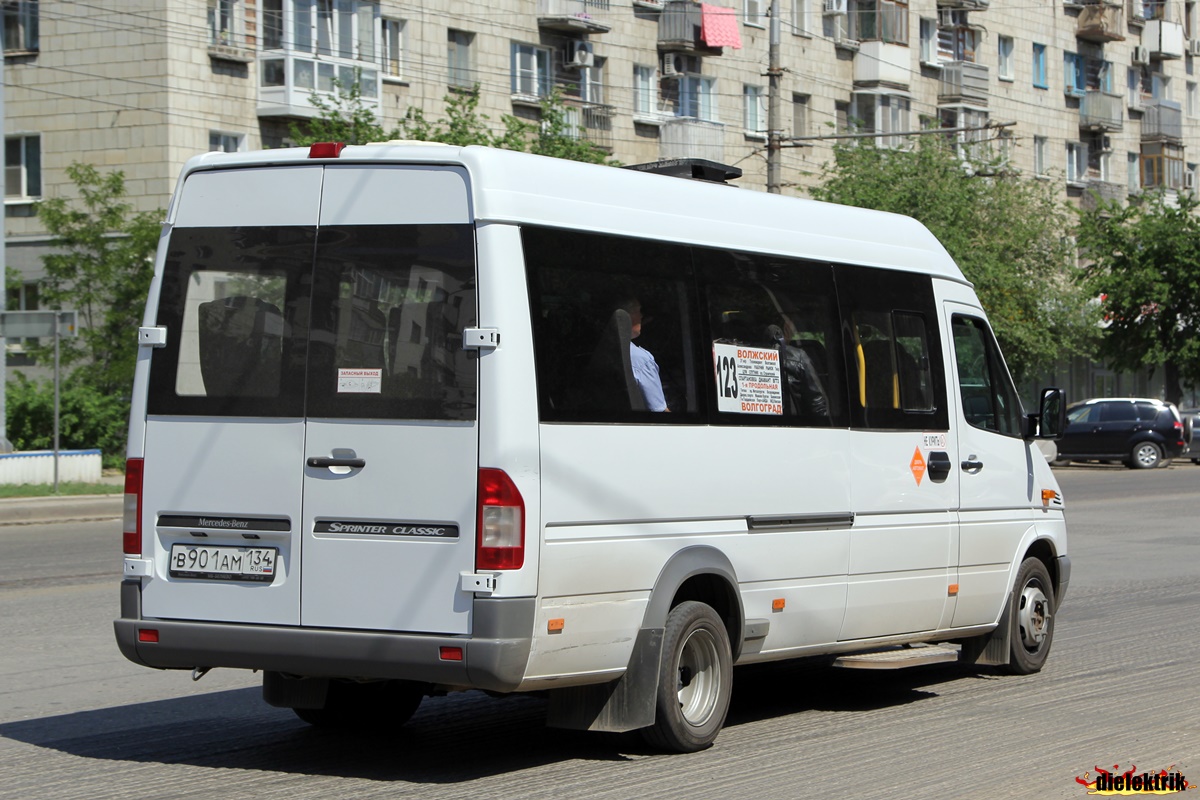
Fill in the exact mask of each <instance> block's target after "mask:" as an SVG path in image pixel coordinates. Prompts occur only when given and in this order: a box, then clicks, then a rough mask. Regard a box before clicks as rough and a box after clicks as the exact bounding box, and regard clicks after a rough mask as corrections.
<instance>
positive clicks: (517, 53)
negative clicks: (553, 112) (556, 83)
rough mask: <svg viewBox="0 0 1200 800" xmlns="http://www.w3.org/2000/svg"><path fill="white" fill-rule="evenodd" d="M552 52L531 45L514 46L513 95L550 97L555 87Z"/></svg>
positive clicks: (514, 44)
mask: <svg viewBox="0 0 1200 800" xmlns="http://www.w3.org/2000/svg"><path fill="white" fill-rule="evenodd" d="M551 53H552V51H551V50H550V48H548V47H536V46H534V45H531V44H519V43H517V42H513V45H512V93H513V94H516V95H521V96H522V97H539V98H540V97H549V96H550V89H551V86H552V85H553V78H552V67H551V64H552V63H553V62H552V61H551Z"/></svg>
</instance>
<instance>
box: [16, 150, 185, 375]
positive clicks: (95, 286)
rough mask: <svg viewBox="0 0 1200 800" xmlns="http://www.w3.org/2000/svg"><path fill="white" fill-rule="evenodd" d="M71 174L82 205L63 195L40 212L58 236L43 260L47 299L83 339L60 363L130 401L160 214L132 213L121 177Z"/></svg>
mask: <svg viewBox="0 0 1200 800" xmlns="http://www.w3.org/2000/svg"><path fill="white" fill-rule="evenodd" d="M67 175H68V176H69V177H70V178H71V181H72V182H73V183H74V184H75V187H76V189H77V190H78V192H79V202H78V204H76V203H69V202H68V201H67V200H66V199H64V198H61V197H59V198H51V199H49V200H45V201H43V202H42V203H41V204H40V205H39V206H38V217H39V218H40V219H41V221H42V224H43V225H45V226H46V230H47V231H49V233H50V235H51V236H52V237H53V241H52V242H51V245H52V247H53V252H52V253H51V254H49V255H46V256H43V257H42V264H43V266H44V267H45V270H46V277H45V278H44V279H43V281H42V285H41V300H42V302H43V303H44V304H45V305H46V306H47V307H49V308H51V309H62V308H74V309H75V310H76V311H77V312H78V314H79V318H80V319H79V323H80V324H79V332H78V334H79V335H78V337H77V338H75V339H63V340H62V341H61V346H60V351H61V356H60V360H61V363H62V364H63V365H64V366H71V365H77V367H76V369H75V371H74V372H73V377H74V378H77V379H81V380H82V381H84V382H85V383H87V384H88V385H89V386H91V387H94V388H95V389H97V390H99V391H100V392H102V393H104V394H110V395H114V396H117V397H128V395H129V391H130V388H131V386H132V383H133V368H134V363H135V361H136V358H137V329H138V325H139V324H141V320H142V310H143V308H144V307H145V304H146V293H147V291H148V290H149V288H150V279H151V277H152V276H153V274H154V251H155V248H156V247H157V246H158V238H159V234H160V231H161V227H162V222H161V220H162V212H161V211H152V212H142V213H134V212H133V211H132V207H131V206H130V204H129V203H127V202H125V201H124V197H125V176H124V174H123V173H121V172H110V173H107V174H102V173H101V172H100V171H99V170H97V169H96V168H95V167H94V166H91V165H88V164H78V163H76V164H72V165H71V166H70V167H68V168H67ZM41 355H44V353H42V354H41Z"/></svg>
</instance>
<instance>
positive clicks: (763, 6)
mask: <svg viewBox="0 0 1200 800" xmlns="http://www.w3.org/2000/svg"><path fill="white" fill-rule="evenodd" d="M742 17H743V19H744V20H745V22H746V24H747V25H753V26H755V27H757V28H764V27H766V25H767V0H742Z"/></svg>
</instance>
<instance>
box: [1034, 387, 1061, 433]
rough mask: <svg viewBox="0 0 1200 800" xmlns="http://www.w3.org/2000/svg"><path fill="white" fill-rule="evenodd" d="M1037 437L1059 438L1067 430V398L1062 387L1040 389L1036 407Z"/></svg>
mask: <svg viewBox="0 0 1200 800" xmlns="http://www.w3.org/2000/svg"><path fill="white" fill-rule="evenodd" d="M1038 421H1039V423H1040V424H1039V425H1038V433H1037V436H1038V438H1039V439H1061V438H1062V436H1063V434H1064V433H1066V431H1067V399H1066V395H1065V394H1064V393H1063V390H1062V389H1042V400H1041V403H1040V404H1039V409H1038Z"/></svg>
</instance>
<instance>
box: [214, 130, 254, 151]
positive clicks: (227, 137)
mask: <svg viewBox="0 0 1200 800" xmlns="http://www.w3.org/2000/svg"><path fill="white" fill-rule="evenodd" d="M245 140H246V137H245V136H242V135H241V134H238V133H221V132H220V131H209V133H208V151H209V152H210V153H238V152H241V150H242V143H243V142H245Z"/></svg>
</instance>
